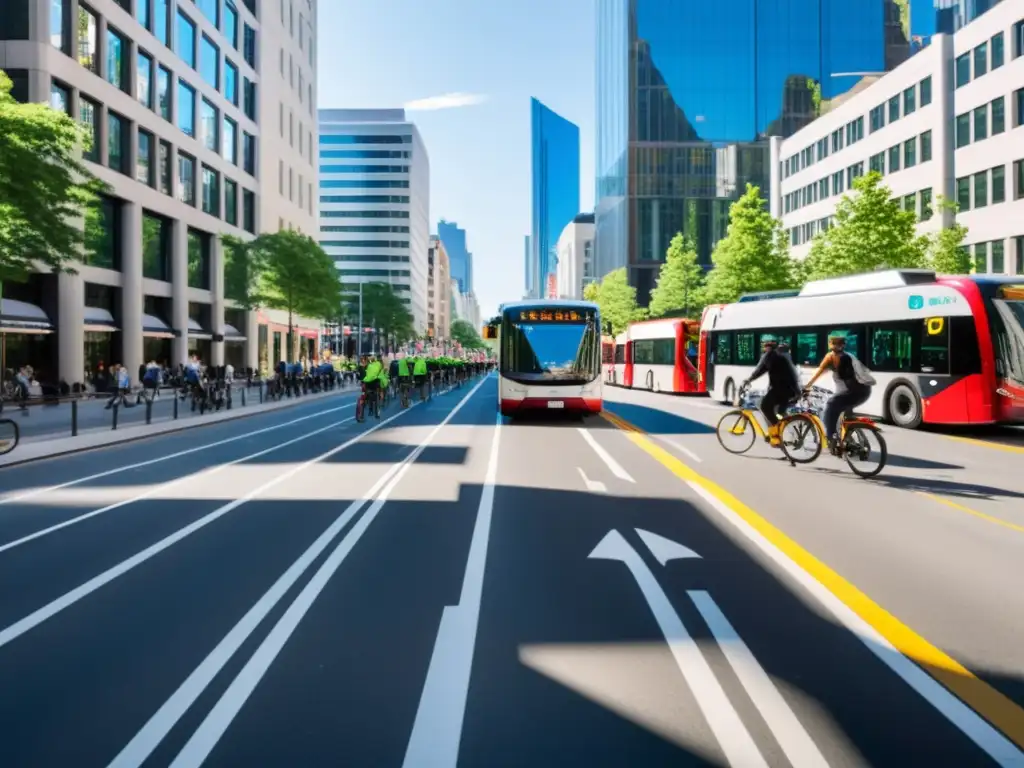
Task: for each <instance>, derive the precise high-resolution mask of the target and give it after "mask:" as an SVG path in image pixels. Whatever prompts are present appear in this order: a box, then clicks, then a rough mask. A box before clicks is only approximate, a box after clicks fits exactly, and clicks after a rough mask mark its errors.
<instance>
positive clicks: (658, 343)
mask: <svg viewBox="0 0 1024 768" xmlns="http://www.w3.org/2000/svg"><path fill="white" fill-rule="evenodd" d="M652 360H653V362H654V364H655V365H675V363H676V340H675V339H655V340H654V347H653V351H652Z"/></svg>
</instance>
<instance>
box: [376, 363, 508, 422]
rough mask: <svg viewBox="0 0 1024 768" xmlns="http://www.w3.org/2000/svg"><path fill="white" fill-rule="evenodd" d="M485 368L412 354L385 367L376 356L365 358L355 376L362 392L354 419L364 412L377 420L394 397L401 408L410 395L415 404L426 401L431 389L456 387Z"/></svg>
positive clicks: (430, 394) (406, 403)
mask: <svg viewBox="0 0 1024 768" xmlns="http://www.w3.org/2000/svg"><path fill="white" fill-rule="evenodd" d="M489 366H490V363H487V362H476V361H471V360H462V359H460V358H455V357H447V356H441V357H425V356H423V355H419V354H413V355H406V356H403V357H394V358H392V359H391V361H390V363H389V364H388V365H387V366H386V367H385V365H384V362H383V361H382V360H381V359H380V358H379V357H377V356H376V355H366V356H364V357H363V358H362V359H361V360H360V361H359V365H358V367H357V372H356V376H357V378H358V380H359V381H360V382H361V386H362V390H363V393H362V396H361V397H360V399H359V402H358V404H357V406H356V419H357V420H359V421H362V420H363V418H364V415H365V413H366V411H367V410H369V412H370V413H372V414H374V416H376V417H377V418H379V417H380V412H381V411H382V410H383V409H384V408H385V407H386V406H387V403H388V402H389V401H390V400H392V399H394V398H396V397H397V398H398V399H399V400H400V401H401V403H402V407H408V406H409V404H410V402H411V397H412V395H413V394H414V393H415V394H416V395H417V397H418V399H419V400H429V399H430V398H431V396H432V393H433V390H434V389H435V388H437V387H459V386H461V385H462V383H463V382H464V381H467V380H468V379H469V378H471V377H473V376H476V375H478V374H480V373H483V372H485V371H486V370H488V369H489Z"/></svg>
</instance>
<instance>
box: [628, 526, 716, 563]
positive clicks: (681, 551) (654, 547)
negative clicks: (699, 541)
mask: <svg viewBox="0 0 1024 768" xmlns="http://www.w3.org/2000/svg"><path fill="white" fill-rule="evenodd" d="M633 530H634V531H636V533H637V535H638V536H639V537H640V540H641V541H643V543H644V544H646V545H647V548H648V549H649V550H651V554H652V555H654V559H655V560H657V561H658V562H659V563H660V564H661V565H665V564H666V563H668V562H669V561H670V560H689V559H693V558H697V559H700V555H698V554H697V553H696V552H694V551H693V550H692V549H690V548H689V547H684V546H683V545H682V544H679V543H678V542H675V541H672V539H666V538H665V537H664V536H659V535H658V534H656V533H651V532H650V531H644V530H641V529H639V528H634V529H633Z"/></svg>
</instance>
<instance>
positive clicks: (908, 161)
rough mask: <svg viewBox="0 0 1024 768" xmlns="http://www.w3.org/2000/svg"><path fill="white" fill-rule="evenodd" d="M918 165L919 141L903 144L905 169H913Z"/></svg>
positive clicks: (913, 140) (914, 140)
mask: <svg viewBox="0 0 1024 768" xmlns="http://www.w3.org/2000/svg"><path fill="white" fill-rule="evenodd" d="M915 165H917V139H907V140H906V141H905V142H903V167H904V168H913V167H914V166H915Z"/></svg>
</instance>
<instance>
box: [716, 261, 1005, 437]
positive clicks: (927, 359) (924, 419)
mask: <svg viewBox="0 0 1024 768" xmlns="http://www.w3.org/2000/svg"><path fill="white" fill-rule="evenodd" d="M833 335H844V336H845V337H846V339H847V342H846V348H847V350H848V351H849V352H851V353H852V354H854V355H856V356H857V357H858V358H859V359H860V360H861V361H862V362H863V363H864V364H865V365H866V366H867V367H868V368H870V369H871V372H872V375H873V376H874V378H875V380H876V381H877V384H876V385H875V387H874V390H873V392H872V395H871V398H870V399H869V400H868V401H867V402H866V403H865V404H864V405H863V406H862V407H860V408H858V409H857V410H858V411H859V412H863V413H864V414H866V415H869V416H874V417H876V418H881V419H886V420H888V421H891V422H892V423H894V424H896V425H898V426H901V427H908V428H916V427H918V426H920V425H921V424H995V423H1020V422H1024V277H1002V276H990V275H971V276H967V275H961V276H939V275H936V274H935V273H934V272H932V271H930V270H916V269H912V270H890V271H885V272H871V273H867V274H861V275H850V276H848V277H839V278H833V279H829V280H818V281H814V282H810V283H808V284H807V285H805V286H804V288H803V290H801V291H800V292H799V295H797V296H788V297H787V296H783V297H779V298H770V297H766V298H765V300H763V301H743V300H741V301H739V302H737V303H736V304H729V305H725V306H717V307H709V308H708V310H707V311H706V312H705V313H704V318H703V323H702V326H701V337H702V340H703V341H704V343H702V344H701V355H700V369H701V375H702V378H703V380H704V381H706V382H707V389H708V392H709V393H710V395H711V397H712V398H714V399H715V400H720V401H722V402H730V401H732V398H733V396H734V394H735V393H736V390H737V388H738V387H739V386H740V384H741V383H742V382H743V381H744V380H745V379H746V378H747V376H749V375H750V373H751V371H753V369H754V366H755V365H756V364H757V361H758V358H759V357H760V350H761V344H762V342H763V341H764V340H766V339H774V340H776V341H780V342H782V341H784V342H786V343H788V344H789V345H790V348H791V350H792V356H793V362H794V363H796V364H797V366H798V367H799V368H800V372H801V377H802V378H803V380H804V381H806V380H807V379H808V378H809V377H810V375H811V374H812V373H813V371H814V370H815V369H816V367H817V366H818V365H819V364H820V363H821V360H822V358H823V357H824V356H825V353H826V352H827V348H826V345H827V343H828V337H829V336H833ZM821 384H822V386H825V387H831V385H832V383H831V380H830V379H829V377H823V378H822V379H821Z"/></svg>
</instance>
